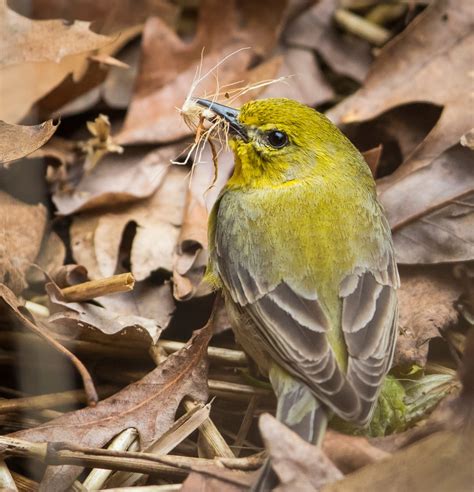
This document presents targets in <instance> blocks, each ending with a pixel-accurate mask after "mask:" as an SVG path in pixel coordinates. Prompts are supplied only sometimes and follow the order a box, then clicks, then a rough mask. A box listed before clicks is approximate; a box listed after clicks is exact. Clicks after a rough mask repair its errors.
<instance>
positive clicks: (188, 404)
mask: <svg viewBox="0 0 474 492" xmlns="http://www.w3.org/2000/svg"><path fill="white" fill-rule="evenodd" d="M183 404H184V408H185V409H186V410H187V411H188V412H189V411H191V410H193V409H194V408H196V405H197V404H196V403H194V402H193V401H191V400H190V399H189V398H185V399H184V401H183ZM199 432H200V433H201V436H202V437H203V439H205V441H206V443H207V444H208V446H209V448H210V449H211V450H212V452H213V453H214V457H223V458H235V455H234V453H233V452H232V450H231V449H230V447H229V445H228V444H227V442H226V440H225V439H224V438H223V437H222V434H221V433H220V432H219V431H218V429H217V427H216V426H215V424H214V422H213V421H212V420H211V419H210V418H208V419H206V420H205V421H204V422H203V423H202V424H201V425H200V427H199Z"/></svg>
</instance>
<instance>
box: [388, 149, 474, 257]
mask: <svg viewBox="0 0 474 492" xmlns="http://www.w3.org/2000/svg"><path fill="white" fill-rule="evenodd" d="M473 156H474V153H473V151H472V150H470V149H469V148H467V147H463V146H461V145H456V146H454V147H452V148H450V149H448V150H446V151H445V152H443V154H441V155H440V156H439V157H437V158H435V159H433V160H432V161H431V162H430V163H429V164H427V165H425V166H424V167H422V168H418V169H415V170H414V171H413V172H411V173H410V174H405V175H404V176H403V177H401V178H400V179H398V180H396V181H393V180H390V182H389V183H388V184H386V185H385V186H382V188H381V190H380V194H379V198H380V201H381V202H382V204H383V206H384V208H385V210H386V213H387V217H388V220H389V222H390V225H391V227H392V232H393V240H394V244H395V253H396V258H397V261H398V262H399V263H408V264H418V263H441V262H454V261H467V260H472V259H474V179H473V178H474V167H473V165H472V163H473ZM421 191H422V192H421Z"/></svg>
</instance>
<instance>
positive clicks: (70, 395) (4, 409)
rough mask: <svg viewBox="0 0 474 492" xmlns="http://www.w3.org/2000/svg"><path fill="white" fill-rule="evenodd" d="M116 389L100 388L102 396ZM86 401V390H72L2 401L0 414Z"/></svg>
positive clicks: (109, 387) (110, 387) (111, 387)
mask: <svg viewBox="0 0 474 492" xmlns="http://www.w3.org/2000/svg"><path fill="white" fill-rule="evenodd" d="M115 389H116V388H114V387H113V386H103V387H101V388H100V392H101V395H104V394H111V393H112V392H113V391H114V390H115ZM85 401H87V395H86V393H85V391H84V390H71V391H63V392H61V393H50V394H47V395H38V396H27V397H24V398H12V399H8V400H1V401H0V414H3V413H9V412H18V411H20V410H23V411H24V410H32V409H38V408H53V407H59V406H62V405H68V404H71V403H78V402H81V403H82V402H85Z"/></svg>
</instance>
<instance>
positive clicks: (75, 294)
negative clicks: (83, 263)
mask: <svg viewBox="0 0 474 492" xmlns="http://www.w3.org/2000/svg"><path fill="white" fill-rule="evenodd" d="M134 286H135V278H134V277H133V275H132V274H131V273H130V272H128V273H121V274H120V275H113V276H112V277H107V278H101V279H99V280H91V281H90V282H83V283H82V284H76V285H72V286H71V287H65V288H64V289H61V294H62V296H63V297H64V299H65V300H66V301H67V302H81V301H89V300H91V299H95V298H96V297H101V296H107V295H110V294H117V293H119V292H129V291H131V290H133V287H134Z"/></svg>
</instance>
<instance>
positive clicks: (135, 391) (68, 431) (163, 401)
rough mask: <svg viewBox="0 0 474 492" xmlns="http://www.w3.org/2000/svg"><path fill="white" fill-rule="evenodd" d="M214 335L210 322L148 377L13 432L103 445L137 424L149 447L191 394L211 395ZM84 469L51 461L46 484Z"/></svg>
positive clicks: (65, 480)
mask: <svg viewBox="0 0 474 492" xmlns="http://www.w3.org/2000/svg"><path fill="white" fill-rule="evenodd" d="M211 335H212V326H211V324H210V323H209V324H208V325H207V326H206V327H204V328H203V329H201V330H199V331H198V332H196V333H195V335H194V336H193V338H192V340H191V341H190V342H189V343H188V344H187V345H186V346H185V347H183V348H182V349H181V350H179V351H178V352H176V353H174V354H172V355H170V356H169V357H168V358H167V359H166V360H165V361H164V362H163V363H162V364H160V365H159V366H158V367H157V368H156V369H154V370H153V371H152V372H150V373H149V374H147V375H146V376H145V377H144V378H142V379H140V380H139V381H136V382H134V383H132V384H130V385H129V386H127V387H125V388H124V389H122V390H121V391H119V392H118V393H116V394H114V395H113V396H110V397H109V398H107V399H105V400H103V401H100V402H99V403H98V404H97V406H96V407H89V408H84V409H81V410H77V411H75V412H71V413H66V414H64V415H62V416H61V417H58V418H56V419H54V420H51V421H49V422H47V423H46V424H44V425H40V426H38V427H35V428H32V429H28V430H25V431H20V432H17V433H15V434H13V436H15V437H18V438H20V439H26V440H28V441H32V442H68V443H73V444H78V445H81V446H91V447H97V448H101V447H103V446H105V444H107V443H108V442H109V441H110V440H111V439H112V438H113V437H114V436H115V435H117V434H118V433H120V432H121V431H123V430H124V429H128V428H130V427H134V428H135V429H137V431H138V433H139V437H140V446H141V448H142V449H144V448H146V447H147V446H149V445H150V444H151V443H152V442H153V441H155V440H156V439H158V438H159V437H160V436H161V435H162V434H164V433H165V432H166V431H167V430H168V429H169V428H170V426H171V425H172V424H173V422H174V419H175V414H176V410H177V408H178V405H179V404H180V402H181V400H182V399H183V398H184V397H185V396H187V395H189V396H190V397H192V398H194V399H197V400H201V401H205V400H206V399H207V357H206V354H207V345H208V343H209V339H210V338H211ZM80 470H81V469H80V468H79V467H75V466H61V467H57V466H54V467H49V468H48V469H47V471H46V473H45V476H44V478H43V480H42V482H41V487H40V490H43V491H46V490H58V489H59V490H66V489H68V488H69V487H70V486H71V484H72V482H73V481H74V479H75V478H76V476H77V475H78V474H79V473H80Z"/></svg>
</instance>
